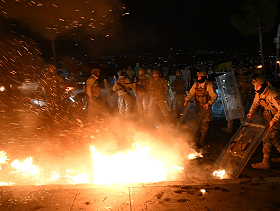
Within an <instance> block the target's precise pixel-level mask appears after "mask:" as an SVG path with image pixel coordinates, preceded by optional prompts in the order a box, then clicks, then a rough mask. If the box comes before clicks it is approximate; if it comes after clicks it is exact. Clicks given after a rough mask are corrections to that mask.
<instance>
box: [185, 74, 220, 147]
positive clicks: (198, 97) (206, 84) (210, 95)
mask: <svg viewBox="0 0 280 211" xmlns="http://www.w3.org/2000/svg"><path fill="white" fill-rule="evenodd" d="M207 78H208V74H207V73H206V71H201V70H200V71H199V72H197V82H195V83H194V84H193V86H192V88H191V89H190V91H189V93H188V95H187V97H186V99H185V103H184V106H187V104H188V102H189V101H190V100H191V99H192V98H194V101H195V102H196V108H197V111H198V112H201V111H202V110H203V109H204V108H205V115H204V117H203V120H202V123H201V125H200V126H199V134H197V136H198V139H199V145H200V146H201V147H202V146H203V145H204V138H205V136H206V133H207V131H208V127H209V122H210V118H211V106H212V104H213V103H214V102H215V101H216V100H217V98H218V95H217V93H216V92H215V90H214V87H213V85H212V83H211V82H210V81H207Z"/></svg>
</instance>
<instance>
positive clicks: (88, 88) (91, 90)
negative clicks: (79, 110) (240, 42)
mask: <svg viewBox="0 0 280 211" xmlns="http://www.w3.org/2000/svg"><path fill="white" fill-rule="evenodd" d="M99 75H100V69H98V68H93V69H92V70H91V76H90V77H89V78H88V79H87V81H86V85H85V92H86V93H87V95H88V100H89V104H88V117H93V116H96V114H97V110H98V103H97V97H98V95H99V94H100V92H101V87H100V85H99Z"/></svg>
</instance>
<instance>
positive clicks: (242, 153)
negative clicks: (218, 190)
mask: <svg viewBox="0 0 280 211" xmlns="http://www.w3.org/2000/svg"><path fill="white" fill-rule="evenodd" d="M266 130H267V127H266V126H265V121H264V119H263V117H262V115H259V114H255V115H254V116H253V117H252V118H251V119H250V120H248V119H246V121H245V123H244V124H243V125H241V126H240V127H239V129H238V130H237V131H236V133H235V134H234V136H233V137H232V138H231V140H230V141H229V143H228V144H227V146H226V147H225V148H224V149H223V151H222V153H221V154H220V155H219V157H218V158H217V160H216V161H215V164H214V166H215V167H216V168H218V169H219V170H225V171H226V173H228V174H229V175H231V176H233V177H235V178H237V177H238V176H239V175H240V173H241V172H242V170H243V169H244V167H245V165H246V164H247V162H248V161H249V160H250V158H251V156H252V155H253V153H254V152H255V150H256V148H257V147H258V145H259V144H260V142H261V140H262V137H263V136H264V134H265V133H266Z"/></svg>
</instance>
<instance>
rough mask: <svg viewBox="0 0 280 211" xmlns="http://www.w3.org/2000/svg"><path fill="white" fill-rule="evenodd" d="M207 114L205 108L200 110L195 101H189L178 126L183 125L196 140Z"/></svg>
mask: <svg viewBox="0 0 280 211" xmlns="http://www.w3.org/2000/svg"><path fill="white" fill-rule="evenodd" d="M204 114H205V108H204V109H203V110H202V111H201V112H198V111H197V108H196V103H195V102H188V105H187V106H186V108H185V109H184V111H183V115H182V116H181V117H180V119H179V121H178V124H177V127H183V128H184V130H186V132H188V133H189V134H190V139H191V140H194V138H195V135H196V133H197V132H198V128H199V125H200V124H201V122H202V119H203V117H204Z"/></svg>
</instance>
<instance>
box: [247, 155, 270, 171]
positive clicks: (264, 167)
mask: <svg viewBox="0 0 280 211" xmlns="http://www.w3.org/2000/svg"><path fill="white" fill-rule="evenodd" d="M269 160H270V157H269V156H263V161H262V162H261V163H254V164H251V166H252V167H253V168H254V169H261V170H269V169H270V164H269Z"/></svg>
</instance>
